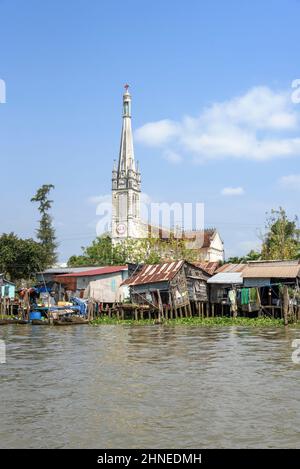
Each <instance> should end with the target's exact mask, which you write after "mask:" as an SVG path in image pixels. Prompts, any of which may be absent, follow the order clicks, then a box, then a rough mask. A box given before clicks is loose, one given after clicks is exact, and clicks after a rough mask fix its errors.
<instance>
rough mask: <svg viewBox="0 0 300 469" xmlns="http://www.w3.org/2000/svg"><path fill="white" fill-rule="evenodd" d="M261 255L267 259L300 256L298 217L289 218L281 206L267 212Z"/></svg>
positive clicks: (297, 257) (296, 257) (295, 257)
mask: <svg viewBox="0 0 300 469" xmlns="http://www.w3.org/2000/svg"><path fill="white" fill-rule="evenodd" d="M262 257H263V259H268V260H276V259H299V257H300V230H299V228H298V218H297V217H294V218H293V219H292V220H290V219H289V218H288V217H287V214H286V212H285V210H284V209H283V208H282V207H279V209H278V210H272V211H271V213H270V214H267V221H266V234H265V236H264V239H263V245H262Z"/></svg>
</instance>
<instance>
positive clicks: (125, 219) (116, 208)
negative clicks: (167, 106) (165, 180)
mask: <svg viewBox="0 0 300 469" xmlns="http://www.w3.org/2000/svg"><path fill="white" fill-rule="evenodd" d="M128 88H129V86H128V85H125V92H124V95H123V126H122V135H121V145H120V153H119V161H118V165H116V162H114V167H113V171H112V241H113V243H114V244H116V243H118V242H120V241H122V240H123V239H126V238H140V237H141V233H140V229H141V222H140V195H141V174H140V171H139V168H138V164H137V163H136V162H135V159H134V151H133V138H132V129H131V95H130V93H129V91H128Z"/></svg>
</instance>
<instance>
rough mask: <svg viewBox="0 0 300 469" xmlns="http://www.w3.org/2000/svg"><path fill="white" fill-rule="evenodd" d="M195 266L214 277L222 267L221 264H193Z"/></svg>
mask: <svg viewBox="0 0 300 469" xmlns="http://www.w3.org/2000/svg"><path fill="white" fill-rule="evenodd" d="M193 264H194V265H195V266H196V267H200V268H201V269H203V270H205V272H207V273H208V274H210V275H213V274H214V273H215V272H216V270H217V269H218V268H219V266H220V262H193Z"/></svg>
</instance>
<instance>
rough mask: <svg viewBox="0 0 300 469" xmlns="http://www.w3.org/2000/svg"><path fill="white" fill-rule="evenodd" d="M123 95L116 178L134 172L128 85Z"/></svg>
mask: <svg viewBox="0 0 300 469" xmlns="http://www.w3.org/2000/svg"><path fill="white" fill-rule="evenodd" d="M124 88H125V92H124V94H123V126H122V135H121V145H120V153H119V164H118V176H119V177H122V176H123V177H124V176H125V177H126V176H128V171H129V170H132V171H135V161H134V151H133V139H132V129H131V95H130V93H129V91H128V88H129V85H127V84H126V85H125V87H124Z"/></svg>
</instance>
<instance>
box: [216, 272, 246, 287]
mask: <svg viewBox="0 0 300 469" xmlns="http://www.w3.org/2000/svg"><path fill="white" fill-rule="evenodd" d="M207 283H219V284H220V283H222V284H225V285H241V284H242V283H243V277H242V273H241V272H220V273H218V274H216V275H214V276H213V277H211V278H209V279H208V280H207Z"/></svg>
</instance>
